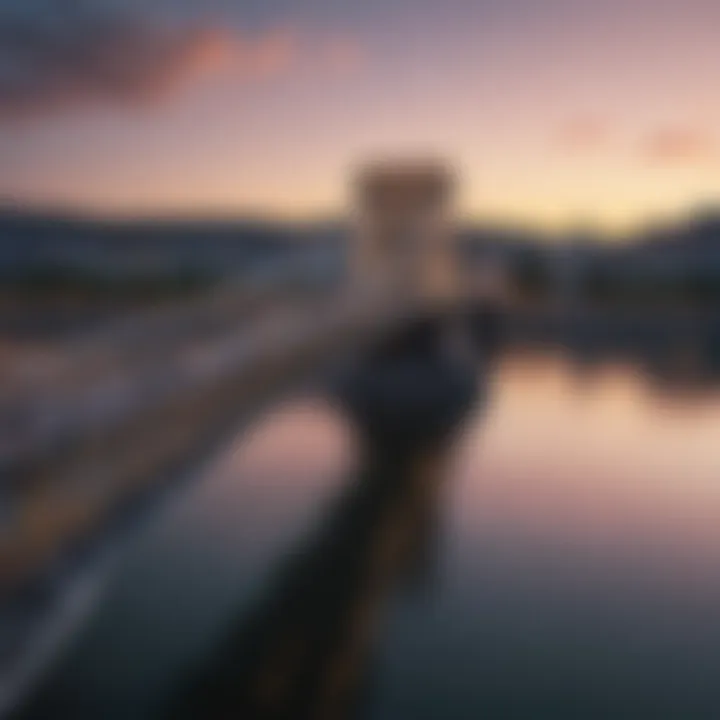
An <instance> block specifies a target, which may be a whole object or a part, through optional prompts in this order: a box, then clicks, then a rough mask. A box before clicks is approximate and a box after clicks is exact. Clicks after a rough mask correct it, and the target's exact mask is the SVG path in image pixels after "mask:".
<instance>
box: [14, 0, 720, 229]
mask: <svg viewBox="0 0 720 720" xmlns="http://www.w3.org/2000/svg"><path fill="white" fill-rule="evenodd" d="M719 28H720V2H718V0H665V1H664V0H605V1H604V2H597V0H593V1H592V2H591V1H589V0H442V2H438V1H431V0H309V1H306V2H302V1H300V0H294V1H293V0H252V1H250V0H202V1H201V0H154V1H153V0H135V1H134V2H133V0H125V1H124V2H120V0H116V2H115V3H113V2H112V1H111V0H2V3H1V4H0V200H4V201H12V202H18V203H22V204H33V205H34V204H40V205H48V204H50V205H63V206H64V205H68V206H70V207H73V208H79V209H81V210H86V211H90V212H93V213H100V214H113V215H117V214H122V215H126V214H168V213H182V214H204V215H208V214H222V215H242V214H246V213H264V214H272V215H276V216H282V217H296V216H299V217H305V216H316V215H323V214H326V213H334V212H337V211H338V210H339V209H342V207H343V203H344V198H345V181H346V177H347V172H348V167H350V166H351V165H352V163H353V162H354V161H356V160H357V159H358V158H363V157H365V156H366V155H367V154H371V155H383V154H388V153H389V154H407V153H416V152H417V153H423V154H427V153H433V154H440V155H443V156H447V157H448V158H449V159H451V160H453V161H455V162H456V163H457V164H458V166H459V168H460V171H461V173H462V175H463V178H464V182H463V187H464V191H463V197H462V207H463V210H464V213H465V214H466V215H467V216H469V217H471V218H488V217H489V218H500V219H512V220H515V221H522V222H530V223H537V224H539V225H551V226H555V225H558V224H559V225H563V226H565V225H572V224H575V223H598V224H600V225H603V226H609V227H617V226H623V225H626V224H633V223H636V222H639V221H644V220H645V219H647V218H649V217H654V216H656V215H672V214H674V213H678V212H682V211H684V210H687V209H689V208H692V207H693V206H694V205H696V204H698V203H707V202H712V201H716V200H718V199H720V93H719V92H718V87H719V86H720V42H718V29H719Z"/></svg>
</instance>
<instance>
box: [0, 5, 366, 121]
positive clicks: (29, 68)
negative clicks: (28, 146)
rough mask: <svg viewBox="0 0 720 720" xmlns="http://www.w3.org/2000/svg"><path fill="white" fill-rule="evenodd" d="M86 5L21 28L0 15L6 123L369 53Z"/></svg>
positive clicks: (341, 65)
mask: <svg viewBox="0 0 720 720" xmlns="http://www.w3.org/2000/svg"><path fill="white" fill-rule="evenodd" d="M80 7H81V6H77V8H76V10H75V16H74V17H73V18H71V19H72V22H64V23H58V24H53V23H49V22H45V18H44V17H35V16H27V17H25V18H24V19H23V21H22V22H23V23H24V24H21V26H20V27H19V26H18V18H12V22H10V21H9V20H8V19H5V23H6V25H7V27H5V26H4V25H3V22H4V20H3V16H2V14H1V13H0V69H4V72H2V73H0V121H3V120H5V121H7V120H12V119H18V118H19V119H23V118H27V117H45V116H47V115H49V114H53V113H58V112H65V111H71V110H77V109H79V108H82V107H87V106H92V105H102V104H104V105H111V104H112V105H142V104H148V103H153V102H157V101H158V100H163V99H166V98H167V97H168V96H174V95H175V94H177V93H178V92H180V91H183V90H185V89H187V88H188V87H192V86H193V85H195V84H197V83H198V82H202V81H203V80H204V79H207V78H208V77H211V76H217V75H227V76H228V77H230V78H232V79H235V80H236V81H238V82H246V83H251V82H257V81H267V80H269V79H272V78H275V77H278V76H282V75H284V74H289V73H291V72H296V71H298V70H300V69H301V68H303V67H304V66H308V67H310V66H312V67H316V68H324V67H330V69H333V70H336V69H340V70H343V71H346V70H349V69H352V68H353V67H356V66H357V65H358V63H359V62H360V58H361V57H362V53H361V51H360V48H359V47H358V46H357V45H356V44H355V43H354V42H353V41H352V40H351V39H348V38H341V37H333V36H331V37H328V38H321V39H319V40H316V41H315V42H309V41H308V40H307V39H306V38H304V37H301V35H300V34H298V33H297V32H294V31H292V30H288V29H277V30H271V31H268V32H265V33H262V34H256V35H247V34H243V33H239V32H236V31H233V30H230V29H226V28H222V27H189V28H188V27H186V28H178V27H171V26H164V25H162V24H158V23H157V22H151V21H150V20H149V19H147V18H144V17H140V16H135V15H128V14H125V13H118V12H111V11H109V10H107V9H105V10H102V11H100V10H98V8H93V10H92V11H91V10H89V9H85V10H81V9H79V8H80ZM64 20H67V18H64ZM58 28H59V29H58Z"/></svg>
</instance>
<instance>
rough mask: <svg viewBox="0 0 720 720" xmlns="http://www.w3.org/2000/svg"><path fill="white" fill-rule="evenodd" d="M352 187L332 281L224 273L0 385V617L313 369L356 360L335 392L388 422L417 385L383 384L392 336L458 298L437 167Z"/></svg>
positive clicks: (414, 168)
mask: <svg viewBox="0 0 720 720" xmlns="http://www.w3.org/2000/svg"><path fill="white" fill-rule="evenodd" d="M356 193H357V197H358V209H359V219H358V223H357V235H356V239H355V243H354V248H355V253H354V256H353V268H352V270H353V272H352V277H351V278H350V280H349V281H348V282H346V283H344V284H343V286H342V287H336V288H327V287H325V288H312V287H308V286H307V285H305V286H303V287H297V288H292V287H289V286H288V283H281V284H273V283H271V284H256V285H254V286H253V285H242V286H237V285H234V284H232V283H229V284H225V285H224V286H222V287H219V288H216V289H215V290H214V291H213V292H212V293H211V294H209V295H207V296H205V297H202V298H200V299H194V300H192V301H182V302H177V303H176V304H175V305H173V306H172V307H164V308H162V309H156V310H155V311H153V312H151V313H149V314H144V315H140V316H136V317H131V318H126V319H124V320H122V321H121V322H119V323H117V324H114V325H113V326H111V327H108V328H105V329H104V330H103V331H102V332H100V333H98V334H95V335H93V336H92V337H90V338H85V339H83V340H81V341H75V342H72V343H70V344H68V346H66V347H64V348H63V351H62V353H59V354H58V355H57V356H54V357H49V358H47V361H46V362H45V363H44V365H43V366H42V367H39V368H35V369H29V370H28V372H26V373H25V374H21V375H19V376H18V377H17V378H16V381H15V382H13V383H12V386H8V387H5V388H4V389H3V390H2V391H1V392H0V476H1V477H2V479H3V480H2V486H1V488H0V491H1V492H2V508H3V517H2V526H1V527H2V529H1V531H0V591H1V592H2V596H3V598H5V600H4V604H3V605H2V606H0V627H1V626H2V622H3V620H5V621H6V622H11V621H12V617H14V616H13V612H14V610H16V609H17V607H18V606H19V605H21V604H22V603H24V602H26V601H27V598H28V597H31V596H32V594H33V593H36V592H37V588H38V587H40V588H42V587H43V583H47V582H48V578H51V577H53V576H54V574H57V573H58V572H59V570H58V568H60V569H61V568H62V567H63V564H64V563H67V562H71V559H72V557H73V555H74V553H75V552H76V551H77V549H78V548H81V547H83V545H84V544H86V543H88V542H91V541H92V538H93V537H95V536H96V535H97V534H98V533H100V532H101V531H102V529H103V527H105V526H106V525H107V524H108V523H109V522H111V520H112V519H113V517H115V516H116V515H118V514H119V513H122V512H124V511H126V510H127V509H128V508H129V507H132V506H133V505H134V504H136V503H139V502H141V501H142V500H143V498H144V497H145V496H147V495H148V494H150V493H152V492H154V491H155V490H156V489H157V488H158V487H159V486H162V485H163V484H167V483H169V482H172V481H173V479H174V478H176V477H177V476H178V474H181V473H182V472H183V471H185V470H187V469H188V468H189V467H192V465H193V464H194V463H196V462H198V461H199V460H201V459H202V458H203V457H206V456H208V455H209V454H211V453H212V451H213V449H214V448H215V447H216V445H217V443H218V442H219V441H220V440H221V439H222V438H223V437H225V436H226V434H227V433H228V432H230V431H231V430H232V429H233V428H234V427H235V426H236V424H237V422H238V419H239V418H241V417H244V416H247V415H248V414H252V413H253V412H254V411H256V410H257V408H258V407H259V406H260V405H261V404H262V403H263V402H266V401H268V400H269V399H270V398H272V397H276V396H277V394H278V393H279V392H282V390H283V388H287V387H288V386H289V385H290V384H292V383H294V382H297V381H298V380H300V379H301V378H304V377H308V376H309V375H311V374H312V373H317V372H318V370H319V369H323V368H327V367H330V366H333V367H337V366H338V365H342V364H343V363H345V364H346V365H348V366H349V365H352V363H353V361H354V362H355V364H357V362H358V359H360V363H361V365H362V364H363V363H364V365H365V367H366V369H365V371H362V370H361V371H360V374H359V375H358V374H357V373H356V374H355V375H353V378H354V380H353V382H352V383H351V384H352V386H353V387H351V388H350V391H349V392H347V393H345V395H344V396H343V397H344V399H345V401H346V402H347V405H348V409H349V412H350V413H351V414H352V415H354V416H355V419H356V421H357V422H358V423H359V425H360V426H361V430H368V429H369V431H370V432H369V435H370V436H372V440H371V442H372V444H373V445H378V443H382V441H381V440H378V436H379V435H378V434H377V433H376V435H375V436H373V428H377V427H380V426H381V425H382V423H383V422H387V417H388V414H387V412H386V411H387V405H388V403H390V405H393V407H395V406H397V405H398V404H399V405H400V406H401V409H402V407H404V406H405V405H407V404H408V402H409V399H410V400H411V399H412V397H413V396H414V395H417V392H416V390H417V388H416V387H415V389H413V388H410V389H409V390H408V389H406V390H405V395H403V394H402V392H403V391H402V390H400V391H397V392H399V393H400V394H399V395H397V394H396V395H394V396H393V393H395V392H396V388H399V387H400V386H402V384H403V379H402V378H404V377H405V375H406V374H407V373H405V371H404V369H403V368H404V367H405V366H400V369H398V367H394V368H390V370H389V372H385V371H384V368H386V367H387V365H388V363H387V358H386V356H387V348H390V354H392V352H393V351H392V348H393V347H394V346H393V342H392V339H393V338H394V339H395V340H396V342H395V344H396V345H397V338H398V337H402V333H403V332H404V330H403V329H407V328H408V327H411V326H413V324H414V323H415V324H417V320H418V318H422V319H424V321H425V322H426V324H427V322H428V321H429V322H431V323H434V324H435V330H437V327H438V322H440V323H441V326H442V328H446V326H449V323H448V320H447V318H449V317H451V316H452V315H453V313H455V312H456V311H457V309H458V308H459V307H460V305H461V303H462V299H463V298H462V297H461V295H460V294H459V292H458V287H459V283H458V280H457V274H456V272H455V270H454V266H453V262H454V257H453V254H452V251H451V249H450V243H449V242H448V241H449V239H450V235H451V210H452V208H451V198H452V176H451V174H450V173H449V172H448V171H447V169H446V168H445V167H444V166H441V165H438V164H436V163H409V164H403V165H400V166H398V165H390V164H380V165H373V166H370V167H367V168H364V169H363V170H361V172H360V173H359V174H358V176H357V181H356ZM438 318H441V320H438ZM428 319H430V320H428ZM443 332H444V330H443ZM405 334H407V332H406V330H405ZM411 334H412V333H411ZM421 334H422V332H421ZM415 335H417V332H416V333H415ZM436 335H437V333H436V332H435V334H434V335H433V338H436ZM448 338H449V335H448ZM388 339H390V342H388ZM433 342H435V339H433ZM443 342H445V340H443ZM448 343H449V344H448V347H452V342H451V341H449V340H448ZM378 348H381V351H380V354H379V355H378V354H377V352H378ZM383 348H384V350H383ZM371 350H374V351H375V355H372V353H371V355H368V352H370V351H371ZM383 353H385V354H383ZM369 357H375V360H373V361H372V363H374V364H373V365H372V367H371V368H370V369H368V367H370V366H369V365H368V360H367V358H369ZM433 372H435V370H433ZM433 377H434V376H433ZM431 381H432V378H431ZM430 384H433V382H431V383H430ZM437 387H439V388H440V393H441V394H442V393H444V392H445V390H444V389H443V388H445V387H446V386H444V385H442V383H440V384H439V385H437ZM388 395H390V396H393V397H391V398H390V399H389V400H388ZM358 398H359V399H358ZM368 398H370V399H371V400H370V407H369V409H368ZM373 398H375V399H374V400H373ZM432 402H435V401H434V400H431V403H432ZM383 403H384V404H383ZM378 404H379V405H380V406H381V407H380V411H379V412H378V410H377V407H376V406H377V405H378ZM410 404H412V403H410ZM409 412H410V414H414V415H417V408H411V409H410V411H409ZM423 412H425V413H426V414H427V411H423ZM421 414H422V413H421ZM450 415H451V416H452V415H453V412H452V409H451V412H450ZM393 417H394V418H395V419H394V420H393V422H395V423H396V424H397V417H395V416H393ZM400 423H401V424H402V419H401V420H400ZM365 426H369V428H368V427H365ZM385 429H386V428H382V429H381V431H380V432H379V434H380V435H382V434H383V433H384V432H385ZM375 449H377V448H375ZM3 608H4V610H3ZM3 612H5V615H3ZM8 613H9V615H8ZM8 617H9V618H10V620H9V621H8V620H7V618H8ZM22 640H23V638H21V639H20V640H18V641H17V643H16V645H17V647H18V648H21V647H22ZM0 660H2V658H0Z"/></svg>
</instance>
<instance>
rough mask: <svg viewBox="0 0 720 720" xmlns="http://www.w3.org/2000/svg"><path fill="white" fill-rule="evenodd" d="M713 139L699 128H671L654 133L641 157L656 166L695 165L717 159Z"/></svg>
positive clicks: (716, 150) (715, 144)
mask: <svg viewBox="0 0 720 720" xmlns="http://www.w3.org/2000/svg"><path fill="white" fill-rule="evenodd" d="M717 153H718V146H717V142H716V140H715V137H714V136H713V135H712V134H711V133H709V132H707V131H706V130H703V129H701V128H693V127H671V128H664V129H661V130H658V131H656V132H655V133H653V134H652V135H650V137H649V138H647V140H646V142H645V144H644V147H643V148H642V155H643V157H644V158H645V159H646V160H647V161H648V162H650V163H653V164H657V165H697V164H704V163H707V162H712V161H714V160H716V159H717Z"/></svg>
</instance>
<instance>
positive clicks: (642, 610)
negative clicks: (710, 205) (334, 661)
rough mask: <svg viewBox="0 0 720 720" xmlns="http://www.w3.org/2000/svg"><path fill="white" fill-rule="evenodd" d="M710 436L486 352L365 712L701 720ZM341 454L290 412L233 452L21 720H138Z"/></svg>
mask: <svg viewBox="0 0 720 720" xmlns="http://www.w3.org/2000/svg"><path fill="white" fill-rule="evenodd" d="M696 380H697V379H696ZM718 428H720V388H718V387H716V386H715V384H714V383H713V382H711V381H710V380H704V381H699V380H697V381H695V382H685V381H683V382H668V381H667V380H666V379H661V378H658V377H656V376H655V375H653V374H652V373H651V372H649V371H648V370H647V368H643V367H642V366H640V365H638V364H637V363H636V362H635V361H633V360H631V359H627V358H626V359H621V358H613V357H611V356H610V357H607V358H605V359H604V360H603V361H601V362H597V363H593V364H590V365H588V364H578V363H577V362H575V361H574V360H572V359H571V358H569V357H568V356H567V355H566V354H563V353H562V352H558V351H550V350H547V351H533V352H512V353H507V354H506V355H505V356H503V357H502V358H501V359H500V361H499V363H498V366H497V368H496V369H495V371H494V374H493V377H492V378H491V379H490V381H489V393H488V397H487V400H486V402H485V404H484V406H483V407H482V408H481V409H479V411H478V412H477V413H476V414H475V415H474V416H473V417H472V418H470V419H469V421H468V423H467V425H466V427H465V428H464V431H463V433H462V436H461V438H460V439H459V440H458V443H457V446H456V448H455V450H454V455H453V459H452V472H451V473H450V477H449V478H448V479H447V482H446V483H445V485H444V487H443V492H442V494H441V496H440V499H439V502H438V508H437V510H438V513H437V522H436V527H435V529H434V532H433V537H432V543H431V544H432V548H431V551H430V552H429V553H427V557H426V558H425V561H424V563H423V567H422V568H420V571H419V573H418V576H417V577H416V578H415V581H414V582H413V583H412V584H411V586H410V587H408V588H406V589H405V591H403V592H402V593H400V594H399V595H398V596H397V597H396V598H395V599H394V601H393V602H392V605H391V608H390V614H389V616H388V618H387V619H386V622H385V623H384V625H383V632H382V633H381V634H380V638H379V643H378V645H377V647H376V648H375V650H374V652H373V655H372V658H371V660H370V661H369V662H368V668H367V673H366V674H367V676H368V680H367V686H368V687H367V693H366V694H367V696H368V702H367V706H366V707H367V710H366V714H367V716H368V717H370V718H372V719H373V720H391V719H393V720H394V719H396V718H420V719H423V718H444V719H450V720H454V719H455V718H457V719H460V718H476V717H487V718H498V719H500V720H505V719H506V718H523V719H525V718H527V719H528V720H530V719H532V720H538V719H540V720H544V719H545V718H565V717H567V718H576V719H577V720H587V719H588V718H595V717H597V718H610V717H613V718H628V719H630V720H640V719H641V718H643V719H644V718H678V720H688V719H694V718H708V720H709V719H710V718H717V717H720V684H719V683H718V682H717V672H718V668H719V667H720V522H719V521H720V442H718ZM353 451H354V449H353V442H352V436H351V434H350V432H349V430H348V428H347V427H346V426H345V425H344V423H343V422H342V419H341V417H340V416H339V415H338V414H337V413H336V412H335V411H334V410H333V409H332V408H331V407H330V406H329V405H327V404H326V403H324V402H323V401H322V399H321V398H317V397H312V396H303V397H296V398H292V399H290V400H287V401H286V402H283V403H282V404H278V405H277V406H275V407H273V408H271V409H270V410H269V411H267V412H266V413H265V414H264V415H263V416H262V417H260V418H258V419H257V421H256V422H255V423H254V425H253V426H252V427H251V428H250V429H245V430H244V431H243V432H242V433H239V434H238V437H237V438H236V439H235V440H234V441H233V442H232V443H230V444H229V445H228V446H227V447H226V448H225V449H224V450H223V451H222V452H221V453H220V454H219V455H218V456H217V457H215V458H212V459H211V460H210V461H209V462H208V463H207V464H206V466H205V467H204V468H203V469H202V471H201V472H200V473H199V477H197V478H196V479H194V480H193V482H190V483H186V484H184V485H183V487H182V488H181V489H180V490H179V491H178V492H176V493H175V494H174V495H173V496H172V497H170V498H169V499H168V500H166V501H165V502H164V503H163V504H162V506H161V507H160V509H159V510H158V511H157V512H156V514H155V515H153V516H152V517H151V518H148V519H146V521H145V522H143V523H142V524H141V526H140V528H139V530H138V531H137V532H135V533H134V535H133V537H132V539H131V540H129V541H128V542H127V544H126V547H125V548H124V550H123V552H122V553H121V554H120V557H119V559H117V560H116V561H115V562H114V566H113V568H112V571H111V572H109V578H108V580H107V582H106V583H105V586H104V588H103V590H102V595H101V598H100V599H99V601H98V602H97V603H96V606H95V610H94V611H93V613H92V615H91V617H90V618H89V619H88V620H87V622H86V623H85V624H84V626H83V628H82V629H81V631H80V632H79V633H78V634H77V635H76V636H75V637H74V638H73V639H72V640H71V641H70V642H69V644H68V647H67V649H66V651H65V652H64V653H63V654H62V655H61V659H60V661H59V662H58V664H57V666H56V667H55V668H54V669H53V670H52V672H51V673H50V675H49V677H48V679H47V681H46V683H45V684H44V688H43V690H42V691H41V692H39V693H38V695H37V698H36V699H37V702H36V703H35V704H34V706H33V708H32V710H31V713H30V714H29V717H33V718H63V720H75V719H77V720H86V719H87V720H98V719H99V718H102V719H103V720H116V719H117V720H120V719H123V720H127V719H128V718H132V719H133V720H146V719H147V720H149V719H150V718H155V717H158V713H159V708H160V707H162V706H163V703H164V702H165V700H166V699H167V697H168V696H171V695H173V694H174V693H175V692H177V689H178V684H179V683H180V684H181V683H182V678H183V676H184V673H186V671H187V668H188V667H189V666H190V665H191V664H192V662H193V660H194V659H196V658H197V657H200V656H202V655H203V654H204V653H205V652H207V651H208V650H209V649H210V648H212V646H213V644H214V643H215V642H216V641H217V640H218V639H219V638H221V637H222V636H223V633H224V631H225V630H226V628H227V627H228V625H229V623H230V622H231V619H232V618H234V617H235V616H236V615H237V614H238V613H239V612H242V610H243V608H245V607H246V606H247V605H248V604H249V603H250V602H251V601H252V600H257V599H258V598H262V593H263V590H264V588H265V587H266V586H267V584H268V582H269V581H270V579H271V578H272V576H273V572H274V570H275V568H276V567H277V565H278V563H279V562H280V561H281V560H282V559H283V558H285V557H286V556H287V555H289V554H291V553H293V552H294V551H295V550H296V549H297V548H298V547H299V546H301V545H302V539H303V538H304V537H305V535H306V533H307V532H308V531H309V530H310V529H312V528H313V527H314V526H316V525H317V524H318V522H319V521H320V520H321V518H322V517H323V515H324V512H325V510H326V509H327V507H328V504H329V503H330V502H331V500H332V499H333V498H334V497H336V496H337V495H338V494H339V493H341V492H342V490H343V487H344V483H345V482H346V478H347V475H348V467H349V464H350V463H351V460H352V457H353Z"/></svg>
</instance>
